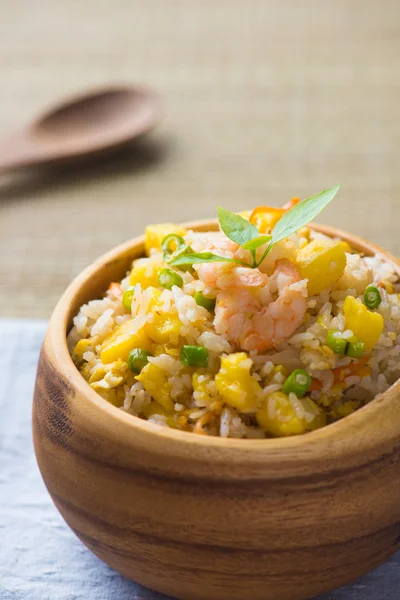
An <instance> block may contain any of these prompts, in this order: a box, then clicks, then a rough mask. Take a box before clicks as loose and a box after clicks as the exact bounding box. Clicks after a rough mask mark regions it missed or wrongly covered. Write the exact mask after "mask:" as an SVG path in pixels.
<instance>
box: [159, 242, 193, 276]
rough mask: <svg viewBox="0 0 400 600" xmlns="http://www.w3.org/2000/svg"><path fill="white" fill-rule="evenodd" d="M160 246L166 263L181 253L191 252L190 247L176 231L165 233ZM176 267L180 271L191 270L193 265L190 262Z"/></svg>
mask: <svg viewBox="0 0 400 600" xmlns="http://www.w3.org/2000/svg"><path fill="white" fill-rule="evenodd" d="M161 248H162V250H163V258H164V261H165V262H166V263H170V262H172V261H173V260H174V259H175V258H178V256H180V255H181V254H186V253H191V252H193V250H192V248H191V247H190V246H189V245H188V244H186V243H185V240H184V239H183V237H182V236H181V235H177V234H176V233H170V234H169V235H166V236H165V238H164V239H163V241H162V242H161ZM177 268H178V269H179V270H180V271H193V267H192V265H190V264H187V265H179V266H178V267H177Z"/></svg>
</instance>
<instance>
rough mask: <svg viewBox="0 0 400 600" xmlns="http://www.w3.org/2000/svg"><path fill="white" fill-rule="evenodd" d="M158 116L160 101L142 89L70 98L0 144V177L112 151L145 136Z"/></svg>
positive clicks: (122, 89) (101, 92)
mask: <svg viewBox="0 0 400 600" xmlns="http://www.w3.org/2000/svg"><path fill="white" fill-rule="evenodd" d="M160 115H161V102H160V98H159V96H158V95H157V94H156V93H155V92H153V91H151V90H148V89H145V88H139V87H111V88H105V89H101V90H97V91H94V92H89V93H88V94H84V95H81V96H75V97H73V98H70V99H68V100H65V101H62V102H61V103H59V104H57V105H56V106H54V107H53V108H50V110H48V111H46V112H45V113H44V114H43V115H42V116H40V117H38V118H37V119H35V120H34V121H32V123H30V124H29V125H27V126H26V127H24V128H23V129H21V130H19V131H15V132H14V133H13V134H10V135H9V136H8V137H5V138H3V139H0V172H1V171H9V170H12V169H17V168H20V167H30V166H34V165H46V164H51V163H54V162H61V161H62V162H64V161H68V160H71V159H75V158H81V157H83V156H86V155H89V154H94V153H97V152H101V151H104V150H107V149H114V148H117V147H118V146H121V145H123V144H126V143H127V142H130V141H131V140H133V139H134V138H136V137H138V136H139V135H141V134H143V133H146V132H147V131H149V130H150V129H151V128H152V127H153V126H154V125H155V124H156V122H157V120H158V119H159V118H160Z"/></svg>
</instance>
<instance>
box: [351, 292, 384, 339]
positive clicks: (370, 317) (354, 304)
mask: <svg viewBox="0 0 400 600" xmlns="http://www.w3.org/2000/svg"><path fill="white" fill-rule="evenodd" d="M343 314H344V317H345V319H346V328H347V329H351V331H352V332H353V333H354V335H355V336H356V337H357V338H358V339H359V340H361V341H362V342H364V344H365V350H367V351H368V350H372V348H373V347H374V346H375V344H376V342H377V341H378V339H379V336H380V335H381V333H382V331H383V328H384V320H383V317H382V315H380V314H379V313H377V312H372V311H371V310H368V308H367V307H366V306H365V305H364V304H363V303H362V302H361V300H358V299H357V298H353V296H347V297H346V299H345V301H344V305H343Z"/></svg>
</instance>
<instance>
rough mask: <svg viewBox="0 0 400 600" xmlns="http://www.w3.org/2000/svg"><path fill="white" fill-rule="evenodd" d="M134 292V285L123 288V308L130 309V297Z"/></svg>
mask: <svg viewBox="0 0 400 600" xmlns="http://www.w3.org/2000/svg"><path fill="white" fill-rule="evenodd" d="M134 293H135V287H129V288H128V289H127V290H125V292H124V294H123V296H122V306H123V307H124V308H125V310H129V311H130V310H131V308H132V298H133V294H134Z"/></svg>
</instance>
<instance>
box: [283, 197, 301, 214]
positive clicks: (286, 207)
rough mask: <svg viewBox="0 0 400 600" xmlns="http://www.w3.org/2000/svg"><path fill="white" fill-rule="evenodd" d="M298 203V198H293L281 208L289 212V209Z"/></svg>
mask: <svg viewBox="0 0 400 600" xmlns="http://www.w3.org/2000/svg"><path fill="white" fill-rule="evenodd" d="M299 202H300V198H297V196H295V197H294V198H292V199H291V200H289V202H286V204H284V205H283V206H282V208H283V210H285V211H286V210H290V209H291V208H293V206H296V204H298V203H299Z"/></svg>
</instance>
